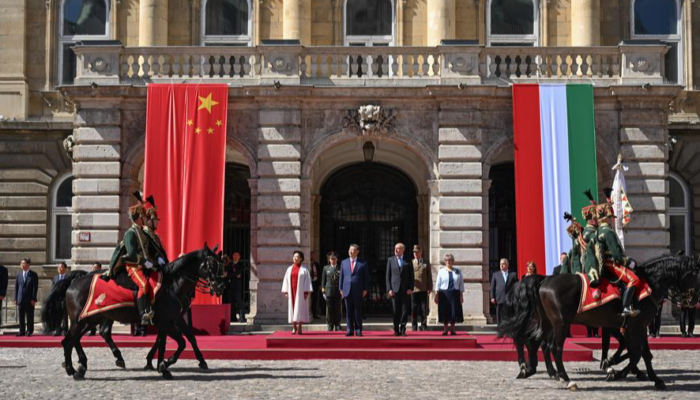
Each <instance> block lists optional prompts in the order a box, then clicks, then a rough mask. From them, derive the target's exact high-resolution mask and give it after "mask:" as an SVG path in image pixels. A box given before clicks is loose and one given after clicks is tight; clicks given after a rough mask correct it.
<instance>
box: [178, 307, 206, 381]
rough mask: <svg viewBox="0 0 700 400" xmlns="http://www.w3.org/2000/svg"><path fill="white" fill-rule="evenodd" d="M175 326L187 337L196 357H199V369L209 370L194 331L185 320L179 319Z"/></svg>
mask: <svg viewBox="0 0 700 400" xmlns="http://www.w3.org/2000/svg"><path fill="white" fill-rule="evenodd" d="M175 324H176V325H177V327H178V329H180V332H182V334H183V335H185V337H186V338H187V341H188V342H190V344H191V345H192V351H194V356H195V357H197V361H199V368H200V369H209V366H208V365H207V362H206V361H205V360H204V355H202V352H201V351H200V350H199V346H198V345H197V338H196V337H195V336H194V332H192V329H190V327H189V325H187V323H186V322H185V320H184V318H180V319H178V320H177V321H176V322H175Z"/></svg>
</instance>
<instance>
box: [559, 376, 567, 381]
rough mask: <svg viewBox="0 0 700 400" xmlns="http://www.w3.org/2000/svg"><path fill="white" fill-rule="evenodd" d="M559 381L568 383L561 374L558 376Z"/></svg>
mask: <svg viewBox="0 0 700 400" xmlns="http://www.w3.org/2000/svg"><path fill="white" fill-rule="evenodd" d="M559 383H568V382H567V381H566V380H565V379H564V378H562V377H561V376H560V377H559Z"/></svg>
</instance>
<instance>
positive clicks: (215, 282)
mask: <svg viewBox="0 0 700 400" xmlns="http://www.w3.org/2000/svg"><path fill="white" fill-rule="evenodd" d="M218 247H219V246H218V245H216V246H214V248H213V249H210V248H209V246H207V244H206V243H205V244H204V248H203V249H202V257H201V260H202V263H201V264H200V266H199V277H200V278H201V279H203V280H204V281H205V282H206V285H207V288H208V289H209V293H210V294H212V295H215V296H221V295H222V294H223V292H224V289H225V288H226V284H225V283H224V282H225V279H224V272H225V269H224V267H225V265H224V262H223V259H222V258H221V253H218V254H217V253H216V251H217V249H218Z"/></svg>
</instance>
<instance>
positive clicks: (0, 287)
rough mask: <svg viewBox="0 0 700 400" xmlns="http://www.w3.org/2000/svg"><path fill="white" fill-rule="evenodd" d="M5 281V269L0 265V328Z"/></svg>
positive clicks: (6, 279) (0, 324)
mask: <svg viewBox="0 0 700 400" xmlns="http://www.w3.org/2000/svg"><path fill="white" fill-rule="evenodd" d="M7 281H8V276H7V268H5V266H4V265H2V264H0V327H2V302H3V301H5V296H6V295H7ZM0 335H2V329H0Z"/></svg>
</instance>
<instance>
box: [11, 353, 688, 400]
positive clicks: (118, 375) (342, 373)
mask: <svg viewBox="0 0 700 400" xmlns="http://www.w3.org/2000/svg"><path fill="white" fill-rule="evenodd" d="M122 351H123V353H124V358H125V359H126V362H127V367H128V369H126V370H121V369H118V368H116V367H115V366H114V362H113V359H112V357H111V354H110V352H109V350H108V349H105V348H89V349H86V352H87V355H88V358H89V367H90V369H89V371H88V373H87V377H86V380H85V381H81V382H76V381H74V380H73V379H72V378H70V377H68V376H67V375H66V374H65V373H64V372H63V370H62V369H61V367H60V366H61V362H62V359H63V356H62V351H61V350H59V349H8V348H3V349H0V399H37V398H46V399H83V398H92V399H131V398H144V399H154V398H166V399H168V400H171V399H184V398H203V399H232V398H241V399H270V398H280V399H309V400H311V399H313V400H323V399H333V400H342V399H350V398H363V399H399V398H401V399H406V398H418V399H422V398H425V399H427V398H431V399H436V398H438V399H439V398H452V399H467V400H473V399H481V398H484V399H486V398H513V399H515V398H518V399H522V398H526V399H527V398H531V399H540V398H545V399H547V398H549V399H560V398H566V399H569V398H571V399H580V398H586V399H590V396H591V394H592V393H596V394H597V395H600V394H603V393H605V396H610V398H612V396H615V398H616V399H621V398H635V399H639V398H640V396H645V395H647V396H648V395H649V394H652V395H653V396H654V397H653V398H655V399H656V398H659V399H661V398H669V399H670V398H673V399H674V400H675V399H682V398H688V399H690V398H693V399H697V398H698V393H699V392H700V354H699V353H698V352H692V351H657V352H656V353H655V359H654V362H655V367H656V370H657V372H658V373H659V375H660V376H661V377H662V379H664V380H665V381H666V383H667V384H668V386H669V390H668V391H666V392H656V393H652V392H651V391H653V384H652V383H650V382H638V381H637V380H635V379H632V378H630V379H628V380H626V381H622V382H613V383H609V382H605V381H604V377H603V375H602V373H601V372H599V371H598V370H597V365H598V363H597V362H595V363H568V364H566V365H567V367H568V371H569V374H570V375H571V378H572V379H573V380H574V381H575V382H577V383H578V385H579V387H580V389H579V391H578V392H576V393H572V392H569V391H567V390H565V389H564V388H563V386H562V385H561V384H559V383H557V382H555V381H553V380H551V379H549V378H548V377H546V374H541V373H540V374H538V375H536V376H534V377H531V378H530V379H527V380H515V379H514V377H515V375H516V374H517V372H518V371H517V365H516V363H514V362H451V361H416V362H405V361H342V360H334V361H323V360H310V361H221V360H211V361H209V367H210V371H208V372H201V371H200V370H199V369H198V368H197V363H196V361H193V360H181V361H180V362H178V363H177V364H176V365H175V366H173V367H172V368H171V371H172V372H173V374H174V375H175V380H173V381H164V380H162V379H160V378H159V376H158V375H157V374H156V373H154V372H147V371H143V370H141V369H140V368H137V367H142V366H143V364H144V361H143V360H144V357H145V349H123V350H122ZM598 355H599V353H596V356H598ZM75 361H76V359H74V362H75ZM76 366H77V363H76ZM542 366H543V365H542Z"/></svg>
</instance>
